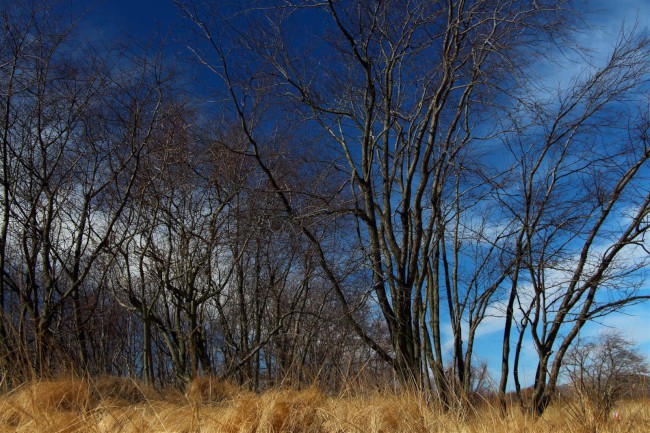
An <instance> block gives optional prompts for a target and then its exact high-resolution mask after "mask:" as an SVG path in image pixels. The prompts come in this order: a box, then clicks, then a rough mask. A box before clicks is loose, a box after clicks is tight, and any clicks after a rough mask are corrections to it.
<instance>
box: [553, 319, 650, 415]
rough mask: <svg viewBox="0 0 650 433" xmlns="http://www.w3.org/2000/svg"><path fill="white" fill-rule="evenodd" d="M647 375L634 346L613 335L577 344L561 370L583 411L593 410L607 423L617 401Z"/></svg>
mask: <svg viewBox="0 0 650 433" xmlns="http://www.w3.org/2000/svg"><path fill="white" fill-rule="evenodd" d="M648 372H649V370H648V362H647V361H646V359H645V358H644V356H643V355H642V354H641V353H640V352H639V351H638V349H636V348H635V346H634V344H633V343H632V342H631V341H630V340H628V339H626V338H625V337H623V336H622V335H620V334H617V333H614V332H602V333H601V334H599V335H598V337H597V338H593V339H585V340H576V342H575V344H574V345H572V346H571V348H570V349H569V351H568V352H567V355H566V360H565V366H564V373H565V375H566V377H567V378H568V380H569V383H570V384H571V386H572V388H573V390H574V392H576V393H577V394H578V396H579V397H580V398H581V402H582V403H583V406H582V409H583V410H593V411H594V413H595V414H596V415H597V416H598V417H600V418H601V419H602V420H606V419H607V417H608V416H609V413H610V412H611V410H612V408H613V407H614V405H615V404H616V402H617V401H619V400H620V399H622V398H624V397H626V396H629V395H630V394H631V393H632V391H633V390H634V388H635V386H638V385H639V383H643V382H644V381H645V380H646V376H645V375H647V374H648ZM584 403H588V404H589V405H590V407H585V405H584Z"/></svg>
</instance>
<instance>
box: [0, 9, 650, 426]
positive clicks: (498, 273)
mask: <svg viewBox="0 0 650 433" xmlns="http://www.w3.org/2000/svg"><path fill="white" fill-rule="evenodd" d="M10 3H11V4H10ZM174 3H175V5H176V7H177V11H178V14H179V15H181V16H182V17H183V18H184V19H185V22H186V23H187V24H188V25H190V26H191V27H192V29H193V31H192V32H191V34H185V33H183V34H179V36H178V37H179V38H183V44H184V46H185V47H186V50H185V51H186V52H187V53H190V54H191V55H192V57H193V58H194V64H195V65H196V66H195V67H197V68H200V69H201V70H202V71H206V72H201V74H205V73H207V74H209V75H210V77H211V78H210V80H208V81H209V82H208V84H207V88H202V89H201V91H197V90H196V89H197V85H196V83H194V82H192V81H191V80H188V77H187V74H185V73H183V72H182V71H179V70H178V69H179V68H174V67H172V66H173V64H174V63H175V62H178V61H179V58H174V57H173V56H171V55H170V54H169V50H167V49H166V48H165V46H164V45H157V44H146V43H141V42H136V41H129V42H128V43H125V42H119V41H115V42H111V43H110V44H107V45H108V47H106V46H104V45H102V46H101V47H99V46H97V44H93V43H91V42H88V41H87V37H88V35H84V34H83V32H82V31H80V27H78V23H77V22H76V21H75V19H74V18H70V11H68V10H66V8H65V7H64V6H62V5H59V4H56V3H50V2H44V3H39V2H29V1H25V2H22V1H21V2H6V3H5V4H4V6H3V9H2V18H1V23H2V29H3V33H2V36H1V38H2V40H1V43H0V81H1V83H2V84H1V86H0V89H1V90H0V108H1V113H2V120H0V134H2V171H1V173H2V174H1V184H2V201H1V205H0V209H1V210H2V223H1V225H0V267H1V268H2V278H1V279H0V302H1V303H2V305H1V311H2V313H1V314H2V317H1V318H2V320H0V337H1V341H2V343H1V346H0V362H1V363H2V366H3V369H4V371H5V372H6V374H7V377H8V378H14V380H20V378H24V377H28V376H29V375H31V374H34V373H36V374H37V375H48V374H53V373H56V372H57V371H62V370H65V369H75V370H79V371H85V372H89V373H90V374H93V375H99V374H113V375H120V376H132V377H138V378H142V379H143V380H144V381H146V382H148V383H151V384H167V383H175V384H182V383H186V382H188V381H189V380H191V379H192V378H194V377H196V376H197V375H201V374H214V375H217V376H220V377H223V378H230V379H234V380H236V381H238V382H239V383H241V384H243V385H247V386H249V387H251V388H252V389H260V388H263V387H266V386H273V385H279V384H283V383H291V384H300V383H307V382H311V381H314V380H318V381H319V382H321V383H323V384H326V385H327V386H330V387H332V388H337V387H340V386H342V385H343V384H344V383H345V382H346V381H347V380H350V378H354V379H357V378H358V379H359V380H376V381H381V380H386V381H391V380H395V381H397V382H398V383H402V384H410V385H416V386H418V387H419V388H421V389H425V390H428V392H430V394H431V396H432V398H435V399H438V400H439V401H440V402H441V403H442V404H443V405H445V406H447V407H452V406H454V405H456V404H458V402H459V401H462V397H463V396H467V395H469V394H471V393H472V392H475V391H476V389H477V387H479V386H483V385H484V384H482V383H481V382H482V381H483V380H484V376H485V374H484V373H485V371H484V369H483V370H482V369H481V361H480V360H479V359H476V356H475V345H476V344H477V340H478V339H479V338H480V336H481V333H482V332H484V329H486V327H488V326H489V325H490V323H493V322H494V320H497V321H498V326H499V332H500V333H501V334H500V335H501V338H500V340H501V344H500V347H499V349H498V350H499V353H501V359H502V363H501V364H502V365H501V371H500V377H495V378H494V380H495V384H494V389H495V390H496V391H497V392H498V394H499V397H500V401H501V404H502V405H503V407H505V405H506V392H507V391H508V390H509V389H510V387H511V386H512V385H511V384H510V381H511V380H512V381H513V382H514V389H515V391H516V394H517V395H518V396H519V397H520V400H521V403H522V405H524V406H525V407H526V408H527V409H529V410H531V411H532V412H534V413H538V414H540V413H542V412H543V411H544V409H545V408H546V407H547V405H548V403H549V401H550V398H551V397H552V396H553V395H554V393H555V391H556V388H557V386H558V384H559V383H558V381H559V380H560V379H561V371H562V368H563V366H564V365H565V364H566V362H567V359H568V358H567V357H566V356H565V355H567V353H569V355H571V353H572V352H570V349H571V347H572V345H573V344H574V342H576V341H577V340H576V339H577V338H578V337H579V335H580V331H581V330H582V329H583V327H584V325H585V324H586V323H588V322H590V321H593V320H596V319H599V318H602V317H604V316H606V315H607V314H610V313H612V312H615V311H618V310H620V309H622V308H624V307H626V306H629V305H631V304H635V303H639V302H643V301H645V300H647V299H648V297H649V294H648V292H647V288H644V282H645V280H644V277H645V273H646V272H647V269H648V260H649V258H650V254H648V242H647V239H646V231H647V230H648V227H649V224H650V218H649V214H650V211H649V210H650V189H649V188H648V185H650V179H649V176H648V175H649V174H650V173H649V168H650V167H649V165H650V164H649V162H648V158H650V143H649V142H648V129H649V128H650V123H649V117H648V111H649V110H648V105H647V104H648V101H647V92H648V84H649V83H648V79H649V78H650V74H649V71H650V68H649V66H650V65H648V59H649V58H650V56H649V54H650V53H649V40H648V35H647V29H645V30H644V29H637V28H632V29H623V30H621V33H620V34H619V36H618V39H617V40H616V41H613V43H612V49H611V52H610V53H609V55H608V57H607V58H605V59H597V60H594V62H593V64H592V63H588V62H586V61H585V60H584V59H586V58H588V57H586V56H587V54H588V53H587V52H585V51H582V49H581V47H580V46H579V45H578V44H577V42H576V33H575V32H576V31H577V29H579V28H580V26H581V23H580V17H579V15H578V14H577V11H576V10H575V9H573V6H572V4H571V3H570V2H564V1H550V0H549V1H545V0H542V1H536V2H532V3H529V2H520V1H514V0H473V1H465V0H448V1H440V2H427V1H412V0H411V1H407V0H390V1H380V2H377V1H366V0H354V1H352V0H350V1H314V0H304V1H295V2H294V1H259V2H241V4H238V3H237V2H235V3H233V4H228V5H225V4H221V3H219V4H217V3H215V4H213V3H211V2H206V3H202V2H198V1H197V2H193V1H176V2H174ZM82 19H83V18H82ZM558 53H560V54H561V55H564V56H565V61H567V62H568V61H569V60H571V59H573V60H574V61H577V60H575V59H582V60H581V63H578V64H577V66H576V68H577V69H579V71H578V72H576V73H575V74H573V75H570V76H569V72H570V71H569V72H567V76H566V77H557V78H555V77H551V78H549V77H544V76H543V72H542V73H541V74H540V71H544V70H545V68H549V69H548V70H555V71H557V70H558V68H555V69H552V68H551V66H550V65H551V60H548V59H552V58H554V57H553V56H558ZM170 57H171V58H170ZM183 59H184V61H186V62H187V56H184V57H183ZM567 69H568V68H567ZM545 79H546V80H547V81H546V82H545ZM205 94H209V97H207V98H206V97H204V96H205ZM528 341H531V342H532V343H531V344H532V346H533V348H534V351H535V354H536V355H535V356H536V357H537V365H536V373H535V376H534V383H533V390H532V397H531V398H529V399H523V398H521V396H522V384H521V377H520V373H519V371H520V363H521V362H522V359H521V358H522V356H523V351H524V349H525V348H526V344H527V342H528ZM448 348H451V349H450V350H449V349H448ZM569 357H571V356H569Z"/></svg>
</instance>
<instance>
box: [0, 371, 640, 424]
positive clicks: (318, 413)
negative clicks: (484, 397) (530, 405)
mask: <svg viewBox="0 0 650 433" xmlns="http://www.w3.org/2000/svg"><path fill="white" fill-rule="evenodd" d="M616 410H618V411H619V412H621V414H622V419H621V420H620V421H616V420H613V419H609V420H607V421H606V422H605V423H603V422H601V421H599V418H598V417H597V416H595V414H592V413H589V411H588V410H585V407H584V406H582V405H579V404H577V403H573V402H564V403H562V404H556V405H554V406H552V407H550V408H549V410H548V411H547V412H546V413H545V414H544V416H543V417H542V418H539V419H535V418H531V417H527V416H525V415H523V414H522V413H521V412H520V411H518V410H512V411H511V412H509V413H508V414H507V416H506V417H503V418H502V417H500V416H499V412H498V411H497V410H496V409H495V408H491V407H489V406H486V407H485V408H482V409H478V410H477V411H475V412H472V413H469V414H465V415H464V416H460V415H459V414H454V413H445V412H444V411H441V410H438V409H435V408H433V409H432V408H431V407H430V406H428V405H427V404H426V403H425V402H424V400H423V399H422V398H420V397H419V396H418V395H416V394H413V393H399V394H395V393H391V392H383V393H380V392H370V393H364V394H363V395H352V396H350V395H346V396H341V397H330V396H326V395H324V394H323V393H322V392H320V391H319V390H318V389H317V388H316V387H312V388H308V389H304V390H300V391H296V390H291V389H278V390H272V391H268V392H265V393H263V394H260V395H256V394H254V393H251V392H247V391H242V390H239V389H238V388H237V387H236V386H234V385H232V384H228V383H223V382H218V381H215V380H213V379H209V378H203V379H201V380H198V381H196V382H194V383H192V384H191V385H190V386H189V387H188V389H187V392H186V393H185V394H184V395H183V394H181V393H177V392H174V391H167V392H165V393H159V392H157V391H156V390H153V389H150V388H147V387H146V386H143V385H141V384H138V383H136V382H133V381H130V380H126V379H117V378H108V377H105V378H99V379H96V380H94V381H93V382H92V383H90V382H88V381H84V380H79V379H62V380H57V381H41V382H38V383H33V384H26V385H23V386H21V387H19V388H17V389H15V390H13V391H12V392H11V393H9V394H7V395H4V396H2V397H0V433H4V432H96V433H103V432H106V433H136V432H142V433H144V432H161V433H162V432H178V433H181V432H183V433H194V432H197V433H198V432H202V433H209V432H215V433H216V432H227V433H249V432H250V433H273V432H287V433H289V432H291V433H312V432H313V433H317V432H319V433H320V432H323V433H330V432H331V433H334V432H336V433H348V432H349V433H353V432H354V433H357V432H364V433H365V432H372V433H380V432H381V433H384V432H385V433H388V432H409V433H410V432H413V433H416V432H468V433H474V432H476V433H479V432H485V433H495V432H522V433H523V432H548V433H558V432H576V433H583V432H584V433H587V432H617V433H618V432H648V431H650V405H649V404H648V401H638V402H625V403H623V404H622V405H620V406H619V407H617V408H616Z"/></svg>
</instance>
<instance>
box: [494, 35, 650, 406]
mask: <svg viewBox="0 0 650 433" xmlns="http://www.w3.org/2000/svg"><path fill="white" fill-rule="evenodd" d="M648 44H649V41H648V39H647V37H646V36H644V35H640V36H639V35H638V34H634V32H630V33H624V34H622V35H621V38H620V40H619V41H618V43H617V45H616V46H615V48H614V50H613V52H612V54H611V57H610V58H609V59H608V60H607V61H606V63H605V64H604V66H602V67H600V68H595V67H594V68H593V69H592V70H590V71H588V72H585V73H584V74H583V76H582V77H579V78H576V79H575V80H574V81H573V82H572V83H571V85H570V86H569V87H567V88H566V89H564V90H561V91H560V93H559V94H553V93H551V94H549V93H548V92H542V93H540V89H537V90H536V92H537V93H538V94H541V95H546V96H543V97H544V98H547V99H545V100H543V101H540V100H539V98H538V97H532V96H531V97H527V98H522V99H521V100H522V101H525V102H524V105H523V106H521V107H520V108H519V109H520V111H519V113H518V114H516V115H515V116H512V117H511V121H512V131H513V133H512V134H505V135H504V136H503V137H504V140H505V142H506V145H507V148H508V153H509V155H510V157H511V161H512V163H513V168H512V171H511V174H510V176H507V177H503V178H502V183H501V184H500V185H499V186H498V187H497V188H496V189H495V194H496V196H495V197H496V198H497V200H498V201H499V202H500V203H501V204H502V205H503V210H505V214H504V217H505V220H506V221H512V223H511V224H512V225H513V227H516V230H515V232H516V235H515V236H514V239H513V242H512V243H510V246H509V247H508V248H511V254H512V256H513V257H515V258H516V261H515V263H516V264H515V268H514V270H513V273H512V275H511V277H510V285H511V286H510V289H509V298H508V300H507V302H506V304H505V311H506V322H505V324H506V326H505V329H504V340H503V341H504V344H503V365H502V373H501V388H500V391H501V393H502V396H503V395H505V390H506V388H505V384H506V382H507V377H508V374H509V356H508V353H509V350H510V332H511V325H512V323H513V322H514V321H515V320H516V321H517V324H518V329H517V333H518V338H517V343H516V347H515V357H514V367H513V372H514V380H515V387H516V389H517V391H518V392H519V391H520V390H521V387H520V383H519V374H518V371H519V368H518V366H519V365H518V364H519V359H520V353H521V350H522V343H523V341H524V337H525V335H529V336H530V337H531V338H532V340H533V344H534V346H535V349H536V351H537V354H538V356H539V362H538V366H537V371H536V375H535V383H534V391H533V401H532V406H531V409H532V410H534V411H535V412H536V413H541V412H543V410H544V408H545V407H546V405H547V404H548V402H549V401H550V398H551V396H552V395H553V393H554V391H555V386H556V384H557V380H558V377H559V372H560V370H561V366H562V362H563V359H564V355H565V353H566V351H567V350H568V348H569V347H570V345H571V343H572V342H573V340H574V338H575V337H576V336H577V335H578V333H579V332H580V330H581V329H582V327H583V326H584V325H585V323H587V321H589V320H593V319H596V318H598V317H602V316H603V315H606V314H609V313H610V312H612V311H616V310H618V309H620V308H622V307H624V306H626V305H630V304H632V303H636V302H641V301H644V300H646V299H648V296H647V295H645V294H643V293H642V292H641V293H640V292H638V287H639V283H640V281H642V280H643V278H644V275H643V270H644V269H645V268H646V267H647V265H648V256H647V254H646V251H645V250H646V249H647V241H646V232H647V231H648V229H649V228H650V226H649V225H648V223H649V220H648V214H649V212H650V207H649V205H650V190H649V189H648V187H647V185H648V164H649V159H648V158H649V157H650V153H649V147H648V141H647V130H648V126H649V123H648V117H647V109H646V108H644V107H643V104H645V103H646V102H644V101H640V100H639V99H638V98H637V97H636V95H637V94H638V91H639V89H640V87H639V86H642V85H643V83H645V82H647V80H648V78H649V77H648V63H647V58H648V53H649V51H648V49H649V47H650V46H649V45H648ZM508 215H509V216H508ZM528 332H529V333H530V334H527V333H528Z"/></svg>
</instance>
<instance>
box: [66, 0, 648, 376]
mask: <svg viewBox="0 0 650 433" xmlns="http://www.w3.org/2000/svg"><path fill="white" fill-rule="evenodd" d="M93 4H94V6H93ZM77 5H78V6H79V5H81V6H86V7H88V8H89V9H88V15H87V16H86V17H85V19H84V20H83V21H82V24H81V28H82V31H83V34H84V35H86V36H87V37H88V39H90V40H95V39H96V40H105V41H110V40H112V39H113V38H114V37H115V36H119V35H128V36H134V37H136V38H143V39H146V40H149V41H155V40H157V39H161V38H164V39H166V40H167V42H169V43H171V45H170V48H169V49H170V50H171V52H170V56H172V57H173V56H179V57H180V58H189V55H188V54H187V53H186V51H185V49H184V44H183V43H182V41H181V40H182V39H183V37H185V36H188V35H189V34H190V33H189V32H190V30H189V27H190V26H189V23H187V22H186V21H184V20H183V18H182V17H181V15H180V13H179V12H178V10H177V9H176V7H175V6H174V5H173V3H172V2H171V1H170V0H159V1H156V0H131V1H129V0H111V1H108V0H106V1H99V2H98V3H92V2H82V3H79V2H77ZM580 5H581V7H582V9H583V10H584V12H585V15H584V20H585V22H586V24H588V25H589V26H590V28H589V30H587V31H584V32H583V33H582V34H580V35H579V36H578V40H579V41H580V42H581V43H583V44H584V45H586V46H587V47H588V48H589V49H590V50H591V57H590V58H588V59H584V60H586V61H589V62H591V63H593V64H596V65H598V64H599V63H601V62H602V61H603V60H604V59H605V58H606V56H607V53H608V52H609V51H610V50H611V48H612V46H613V45H614V43H615V41H616V38H617V35H618V34H619V31H620V29H621V26H622V25H623V24H624V23H625V26H626V27H628V28H629V27H631V26H632V25H633V24H634V23H635V22H637V25H638V26H639V27H640V28H641V29H645V30H646V31H647V29H648V27H649V26H650V0H618V1H615V2H614V1H610V0H596V1H584V2H582V3H580ZM558 55H559V53H558ZM573 60H574V61H573V62H566V61H559V60H558V63H556V64H549V65H547V66H545V76H546V77H548V78H547V82H546V83H544V85H546V86H549V87H551V88H552V87H556V86H557V85H558V84H560V83H563V82H566V80H568V79H569V78H570V77H572V76H574V75H575V74H576V73H578V72H579V71H581V70H582V69H583V68H585V67H586V64H585V63H583V61H582V60H579V59H573ZM188 64H189V62H188ZM201 76H204V75H201ZM215 85H217V86H218V84H216V83H215ZM646 290H647V289H646ZM607 328H614V329H619V330H621V332H622V334H623V335H625V336H627V337H630V338H632V339H634V340H635V341H636V342H637V343H638V344H639V347H640V349H641V350H642V351H643V353H644V354H645V355H646V357H647V358H648V359H649V360H650V304H648V303H646V304H644V305H637V306H634V307H630V308H627V309H626V310H625V311H624V312H622V313H618V314H613V315H611V316H609V317H607V318H605V319H603V320H602V321H601V322H600V324H596V323H594V324H590V325H588V326H587V327H586V328H585V330H584V332H583V335H584V336H595V335H597V334H598V332H600V331H602V330H604V329H607ZM501 338H502V330H501V327H500V321H499V320H498V319H494V320H493V323H491V324H490V326H486V328H485V330H484V331H481V335H480V337H478V338H477V342H476V344H477V347H476V356H477V357H478V358H480V359H484V360H486V361H487V362H488V363H489V365H490V368H491V370H492V371H493V373H495V374H494V377H495V379H498V374H496V373H497V372H498V370H499V366H500V359H499V357H500V350H501V346H500V344H501ZM495 349H496V350H495ZM533 350H534V349H532V346H531V345H529V346H528V348H527V349H526V350H525V352H524V359H523V364H522V368H521V371H522V373H523V378H522V379H523V383H522V385H524V386H527V385H532V377H533V375H534V369H535V365H534V364H532V363H531V360H533V359H534V353H533V352H532V351H533ZM511 383H512V382H511Z"/></svg>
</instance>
